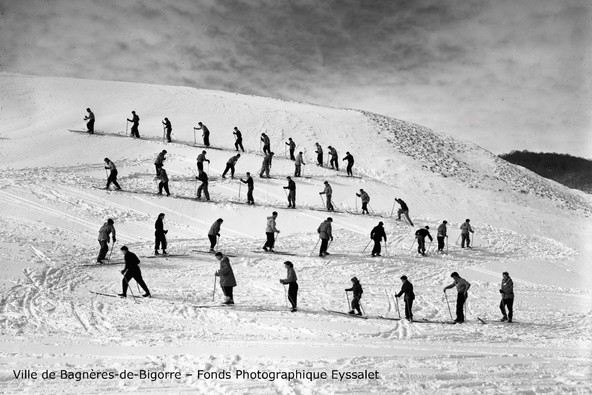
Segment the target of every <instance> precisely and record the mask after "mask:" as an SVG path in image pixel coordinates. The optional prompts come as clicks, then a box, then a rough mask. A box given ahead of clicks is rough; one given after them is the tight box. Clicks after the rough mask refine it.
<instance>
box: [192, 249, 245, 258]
mask: <svg viewBox="0 0 592 395" xmlns="http://www.w3.org/2000/svg"><path fill="white" fill-rule="evenodd" d="M191 252H197V253H199V254H212V255H213V254H215V253H216V252H217V251H206V250H191ZM223 254H224V253H223ZM224 255H225V256H227V257H230V258H236V255H233V254H224Z"/></svg>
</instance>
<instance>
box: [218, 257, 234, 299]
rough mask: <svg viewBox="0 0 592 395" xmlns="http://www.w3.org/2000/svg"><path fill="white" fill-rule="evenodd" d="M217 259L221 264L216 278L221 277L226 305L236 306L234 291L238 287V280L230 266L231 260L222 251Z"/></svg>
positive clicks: (221, 286)
mask: <svg viewBox="0 0 592 395" xmlns="http://www.w3.org/2000/svg"><path fill="white" fill-rule="evenodd" d="M216 259H218V261H219V262H220V269H219V270H217V271H216V277H220V288H222V292H223V293H224V298H225V301H224V304H234V297H233V296H232V289H233V288H234V287H236V279H235V278H234V272H233V271H232V266H230V259H228V257H227V256H226V255H224V254H222V253H221V252H220V251H218V252H217V253H216Z"/></svg>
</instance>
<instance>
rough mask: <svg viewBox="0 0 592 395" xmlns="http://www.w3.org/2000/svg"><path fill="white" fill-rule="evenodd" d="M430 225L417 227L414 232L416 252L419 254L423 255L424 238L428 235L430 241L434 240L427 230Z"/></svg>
mask: <svg viewBox="0 0 592 395" xmlns="http://www.w3.org/2000/svg"><path fill="white" fill-rule="evenodd" d="M429 229H430V227H429V226H427V225H426V226H425V227H424V228H423V229H418V230H417V232H415V237H416V238H417V252H418V253H419V254H421V255H424V256H425V250H426V249H425V238H426V237H429V238H430V242H432V241H434V239H433V238H432V235H431V234H430V231H429Z"/></svg>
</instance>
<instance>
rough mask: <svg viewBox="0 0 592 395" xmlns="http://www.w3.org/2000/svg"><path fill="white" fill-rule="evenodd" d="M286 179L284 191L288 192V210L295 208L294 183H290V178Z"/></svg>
mask: <svg viewBox="0 0 592 395" xmlns="http://www.w3.org/2000/svg"><path fill="white" fill-rule="evenodd" d="M286 178H287V179H288V186H286V187H284V189H287V190H288V208H296V183H295V182H294V181H292V177H290V176H288V177H286Z"/></svg>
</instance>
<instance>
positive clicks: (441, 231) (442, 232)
mask: <svg viewBox="0 0 592 395" xmlns="http://www.w3.org/2000/svg"><path fill="white" fill-rule="evenodd" d="M446 224H448V221H442V223H441V224H440V226H438V236H437V239H438V252H440V253H442V252H444V239H445V238H447V237H448V234H447V229H446Z"/></svg>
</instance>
